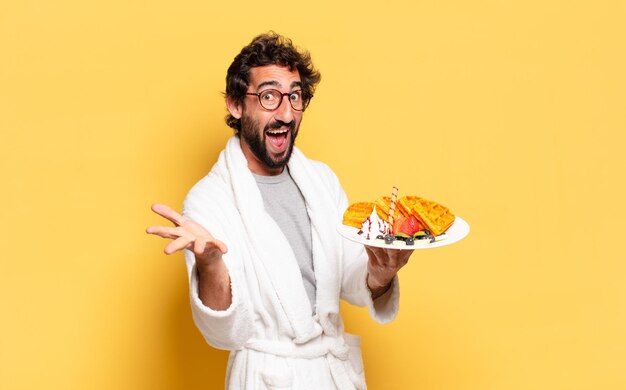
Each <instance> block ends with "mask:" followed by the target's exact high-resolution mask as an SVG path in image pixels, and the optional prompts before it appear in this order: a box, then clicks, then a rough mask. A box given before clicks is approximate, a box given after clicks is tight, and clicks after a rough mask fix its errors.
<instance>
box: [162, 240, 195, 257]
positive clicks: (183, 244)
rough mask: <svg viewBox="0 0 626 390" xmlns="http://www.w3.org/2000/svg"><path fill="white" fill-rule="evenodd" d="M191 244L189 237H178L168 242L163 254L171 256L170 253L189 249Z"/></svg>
mask: <svg viewBox="0 0 626 390" xmlns="http://www.w3.org/2000/svg"><path fill="white" fill-rule="evenodd" d="M192 242H193V239H192V238H190V237H178V238H177V239H175V240H174V241H172V242H170V243H169V244H168V245H167V246H166V247H165V249H164V250H163V252H165V254H166V255H171V254H172V253H175V252H178V251H180V250H183V249H185V248H187V247H189V246H190V244H191V243H192Z"/></svg>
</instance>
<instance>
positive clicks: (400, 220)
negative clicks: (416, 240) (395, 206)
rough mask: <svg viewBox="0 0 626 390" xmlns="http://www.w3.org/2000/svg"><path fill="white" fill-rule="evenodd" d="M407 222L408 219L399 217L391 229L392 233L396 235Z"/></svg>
mask: <svg viewBox="0 0 626 390" xmlns="http://www.w3.org/2000/svg"><path fill="white" fill-rule="evenodd" d="M405 222H406V218H404V217H403V216H401V215H398V216H397V217H396V219H395V220H394V221H393V227H392V228H391V233H392V234H396V233H397V232H399V231H402V230H401V227H402V225H403V224H404V223H405Z"/></svg>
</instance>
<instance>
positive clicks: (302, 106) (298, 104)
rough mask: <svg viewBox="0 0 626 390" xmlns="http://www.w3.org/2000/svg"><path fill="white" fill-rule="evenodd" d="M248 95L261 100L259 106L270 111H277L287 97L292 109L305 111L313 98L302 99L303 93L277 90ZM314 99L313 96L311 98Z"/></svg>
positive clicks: (249, 93)
mask: <svg viewBox="0 0 626 390" xmlns="http://www.w3.org/2000/svg"><path fill="white" fill-rule="evenodd" d="M246 95H253V96H256V97H258V98H259V104H260V105H261V107H263V108H264V109H266V110H268V111H275V110H277V109H278V107H280V105H281V104H282V103H283V98H284V97H285V96H287V97H288V98H289V104H291V108H293V109H294V110H296V111H304V110H306V107H307V106H308V105H309V102H310V101H311V98H308V99H305V98H303V97H302V91H300V90H299V91H293V92H289V93H282V92H280V91H279V90H276V89H266V90H265V91H261V92H259V93H252V92H247V93H246ZM311 97H313V96H311Z"/></svg>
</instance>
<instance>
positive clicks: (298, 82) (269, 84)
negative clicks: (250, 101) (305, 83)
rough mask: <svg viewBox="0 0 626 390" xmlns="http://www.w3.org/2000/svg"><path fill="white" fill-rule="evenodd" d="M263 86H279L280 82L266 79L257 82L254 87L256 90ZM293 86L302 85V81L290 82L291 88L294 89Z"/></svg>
mask: <svg viewBox="0 0 626 390" xmlns="http://www.w3.org/2000/svg"><path fill="white" fill-rule="evenodd" d="M265 86H271V87H280V83H279V82H278V81H276V80H268V81H263V82H262V83H261V84H259V85H258V86H257V87H256V90H257V91H258V90H260V89H261V88H263V87H265ZM295 87H302V82H301V81H294V82H292V83H291V89H294V88H295Z"/></svg>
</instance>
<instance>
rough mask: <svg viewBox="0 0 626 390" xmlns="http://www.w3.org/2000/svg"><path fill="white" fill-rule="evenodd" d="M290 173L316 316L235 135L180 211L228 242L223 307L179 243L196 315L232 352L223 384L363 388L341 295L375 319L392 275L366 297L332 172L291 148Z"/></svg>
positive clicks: (361, 264)
mask: <svg viewBox="0 0 626 390" xmlns="http://www.w3.org/2000/svg"><path fill="white" fill-rule="evenodd" d="M289 172H290V173H291V176H292V177H293V179H294V181H295V182H296V184H297V185H298V187H299V188H300V191H301V192H302V194H303V195H304V199H305V202H306V207H307V212H308V214H309V217H310V219H311V231H312V248H313V264H314V269H315V278H316V282H317V295H316V305H315V306H316V307H315V315H312V314H311V313H313V310H312V308H311V304H310V300H309V298H308V297H307V294H306V291H305V289H304V285H303V283H302V276H301V274H300V269H299V267H298V262H297V261H296V259H295V257H294V254H293V251H292V249H291V246H290V244H289V242H288V241H287V239H286V238H285V236H284V234H283V233H282V231H281V230H280V228H279V227H278V225H277V224H276V222H274V220H273V219H272V217H270V215H269V214H267V212H266V211H265V208H264V205H263V199H262V197H261V193H260V192H259V189H258V187H257V184H256V181H255V180H254V177H253V176H252V174H251V172H250V170H249V169H248V166H247V161H246V159H245V157H244V155H243V153H242V151H241V146H240V144H239V138H238V137H236V136H233V137H232V138H231V139H230V140H229V141H228V144H227V146H226V149H225V150H224V151H222V153H221V154H220V157H219V159H218V161H217V163H216V164H215V166H214V167H213V169H212V170H211V172H210V173H209V174H208V175H207V176H206V177H204V178H203V179H202V180H200V181H199V182H198V183H197V184H196V185H195V186H194V187H193V188H192V189H191V191H190V192H189V194H188V195H187V198H186V200H185V204H184V207H183V214H184V215H185V216H187V217H189V218H191V219H193V220H194V221H196V222H198V223H200V224H201V225H202V226H204V227H205V228H206V229H207V230H208V231H209V232H210V233H211V234H213V235H214V236H215V237H216V238H218V239H220V240H222V241H224V242H225V243H226V245H227V246H228V253H226V254H225V255H224V261H225V263H226V266H227V268H228V271H229V275H230V281H231V291H232V304H231V305H230V307H229V308H228V309H226V310H223V311H215V310H211V309H210V308H208V307H206V306H205V305H203V304H202V302H201V301H200V299H199V297H198V279H197V273H196V270H195V258H194V255H193V253H192V252H191V251H188V250H186V251H185V259H186V262H187V268H188V271H189V280H190V295H191V307H192V313H193V318H194V321H195V323H196V325H197V326H198V328H199V329H200V332H201V333H202V335H203V336H204V338H205V339H206V341H207V342H208V343H209V344H210V345H212V346H213V347H215V348H220V349H226V350H230V351H231V354H230V358H229V362H228V369H227V373H226V387H227V388H229V389H316V390H320V389H335V388H337V389H342V390H343V389H365V388H366V385H365V377H364V375H363V361H362V359H361V350H360V346H359V339H358V337H356V336H352V335H348V334H346V333H344V330H343V323H342V320H341V317H340V315H339V298H340V297H341V298H342V299H345V300H347V301H348V302H350V303H352V304H355V305H359V306H367V307H368V308H369V311H370V314H371V315H372V317H373V318H374V319H375V320H376V321H378V322H380V323H386V322H389V321H391V320H393V319H394V318H395V316H396V314H397V311H398V297H399V286H398V280H397V279H395V280H394V281H393V285H392V288H391V289H390V290H389V291H388V292H387V293H385V295H383V296H382V297H379V298H378V299H377V300H376V301H372V298H371V294H370V291H369V290H368V288H367V285H366V281H365V279H366V275H367V256H366V254H365V251H364V248H363V246H362V245H359V244H356V243H352V242H350V241H348V240H346V239H344V238H342V237H341V236H340V235H339V234H338V232H337V226H338V225H339V224H340V223H341V220H342V215H343V212H344V210H345V209H346V207H347V198H346V195H345V193H344V191H343V189H342V188H341V186H340V184H339V181H338V180H337V177H336V176H335V174H334V173H333V172H332V171H331V170H330V169H329V168H328V167H327V166H326V165H324V164H322V163H320V162H316V161H312V160H309V159H307V158H306V157H305V156H304V155H303V154H302V153H301V152H300V151H299V150H298V149H297V148H294V151H293V154H292V156H291V160H290V162H289Z"/></svg>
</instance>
